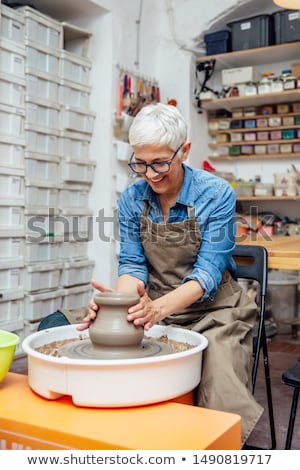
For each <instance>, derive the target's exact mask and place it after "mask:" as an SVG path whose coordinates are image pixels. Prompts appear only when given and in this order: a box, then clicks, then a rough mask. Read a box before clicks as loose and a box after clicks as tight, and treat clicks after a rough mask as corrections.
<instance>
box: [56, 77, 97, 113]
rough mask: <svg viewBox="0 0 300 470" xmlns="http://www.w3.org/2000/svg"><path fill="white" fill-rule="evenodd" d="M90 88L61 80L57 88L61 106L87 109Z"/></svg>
mask: <svg viewBox="0 0 300 470" xmlns="http://www.w3.org/2000/svg"><path fill="white" fill-rule="evenodd" d="M90 96H91V87H89V86H84V85H80V84H79V83H74V82H69V81H68V80H61V82H60V87H59V102H60V104H62V105H63V106H74V107H75V108H83V109H89V107H90Z"/></svg>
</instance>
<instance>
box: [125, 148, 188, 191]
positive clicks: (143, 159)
mask: <svg viewBox="0 0 300 470" xmlns="http://www.w3.org/2000/svg"><path fill="white" fill-rule="evenodd" d="M184 145H185V144H184ZM183 147H184V146H181V148H180V147H179V149H170V147H169V146H167V145H163V146H162V145H153V144H151V145H150V144H149V145H143V146H136V147H133V150H134V161H136V162H139V163H148V164H149V163H158V162H170V160H172V161H171V162H170V164H169V170H168V171H167V172H165V173H157V172H155V171H154V170H153V169H152V168H151V167H150V166H148V167H147V171H146V173H143V174H141V176H142V177H143V178H144V179H145V180H146V181H147V183H148V184H149V186H151V188H152V189H153V191H154V192H156V193H157V194H159V195H167V194H172V193H174V192H176V191H178V190H179V189H180V187H181V184H182V180H183V168H182V161H183V160H185V159H186V156H187V154H188V152H183ZM177 150H178V151H177ZM176 151H177V153H176V155H174V154H175V152H176ZM185 154H186V155H185ZM172 157H173V159H172Z"/></svg>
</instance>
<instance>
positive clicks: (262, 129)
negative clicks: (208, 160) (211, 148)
mask: <svg viewBox="0 0 300 470" xmlns="http://www.w3.org/2000/svg"><path fill="white" fill-rule="evenodd" d="M289 129H299V130H300V124H297V125H293V126H276V127H251V128H245V127H242V128H241V129H218V130H215V131H208V134H209V135H211V136H212V137H214V136H215V135H217V134H234V133H235V134H236V133H240V132H241V133H245V132H272V131H283V130H289ZM287 140H292V139H284V141H285V142H286V141H287ZM294 140H295V139H294ZM252 142H254V143H257V142H259V140H254V141H252ZM272 142H273V141H272V140H271V141H268V143H272Z"/></svg>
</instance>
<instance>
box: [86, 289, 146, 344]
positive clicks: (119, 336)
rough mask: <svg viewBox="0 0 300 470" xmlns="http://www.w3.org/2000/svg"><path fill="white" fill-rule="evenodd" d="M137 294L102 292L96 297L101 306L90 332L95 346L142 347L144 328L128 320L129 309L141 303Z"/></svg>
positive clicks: (95, 299)
mask: <svg viewBox="0 0 300 470" xmlns="http://www.w3.org/2000/svg"><path fill="white" fill-rule="evenodd" d="M139 299H140V298H139V296H138V294H136V293H123V292H114V291H112V292H101V293H99V294H97V295H96V296H95V297H94V301H95V303H96V304H97V305H99V311H98V314H97V317H96V319H95V320H94V321H93V322H92V323H91V325H90V328H89V332H90V339H91V341H92V343H93V344H94V345H98V346H107V347H108V346H109V347H114V348H116V347H129V346H137V345H140V343H141V341H142V339H143V336H144V328H143V327H142V326H135V325H134V324H133V322H129V321H128V320H127V315H128V308H129V307H131V306H132V305H135V304H137V303H138V302H139Z"/></svg>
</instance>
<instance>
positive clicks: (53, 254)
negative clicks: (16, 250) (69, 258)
mask: <svg viewBox="0 0 300 470" xmlns="http://www.w3.org/2000/svg"><path fill="white" fill-rule="evenodd" d="M60 245H61V243H60V242H50V241H46V240H45V241H44V242H40V243H38V242H37V243H30V242H28V241H26V243H25V263H41V262H51V263H52V262H55V261H59V260H60Z"/></svg>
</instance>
